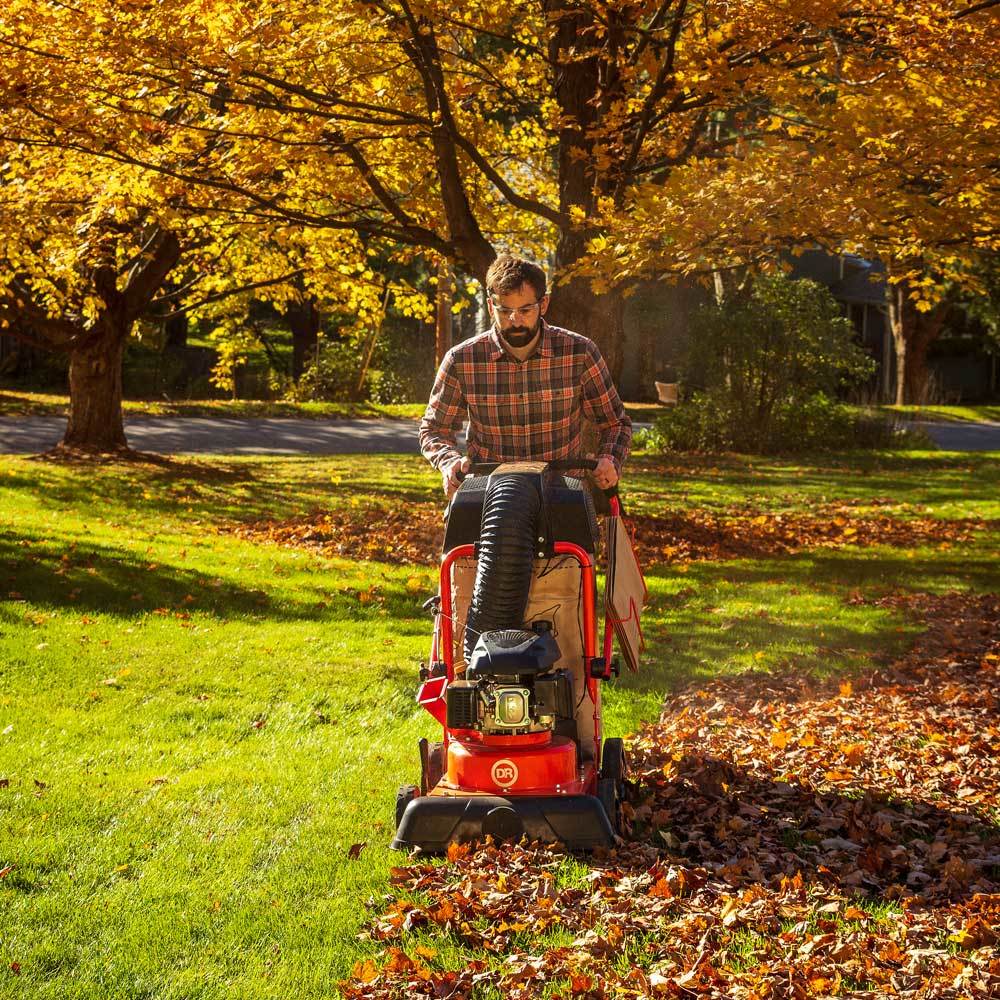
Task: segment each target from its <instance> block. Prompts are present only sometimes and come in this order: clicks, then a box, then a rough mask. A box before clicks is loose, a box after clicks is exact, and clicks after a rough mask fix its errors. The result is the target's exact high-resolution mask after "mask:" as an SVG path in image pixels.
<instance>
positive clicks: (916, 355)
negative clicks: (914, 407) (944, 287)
mask: <svg viewBox="0 0 1000 1000" xmlns="http://www.w3.org/2000/svg"><path fill="white" fill-rule="evenodd" d="M888 297H889V328H890V330H891V331H892V343H893V347H894V348H895V351H896V405H897V406H902V405H903V404H904V403H916V404H922V403H929V402H932V400H930V399H929V398H928V397H929V389H930V385H929V376H928V372H927V354H928V351H929V349H930V346H931V344H933V343H934V341H935V340H937V338H938V337H939V336H940V334H941V331H942V330H943V329H944V326H945V323H946V322H947V321H948V314H949V313H950V311H951V303H950V302H948V301H947V300H945V301H942V302H939V303H938V304H937V305H936V306H935V307H934V308H933V309H931V310H930V311H929V312H920V311H919V310H918V309H917V308H916V306H915V305H914V303H913V302H912V301H911V300H910V298H909V296H908V294H907V289H906V283H905V282H899V283H898V284H896V285H890V286H889V290H888Z"/></svg>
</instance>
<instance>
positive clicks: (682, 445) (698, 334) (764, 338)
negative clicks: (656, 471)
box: [655, 276, 875, 452]
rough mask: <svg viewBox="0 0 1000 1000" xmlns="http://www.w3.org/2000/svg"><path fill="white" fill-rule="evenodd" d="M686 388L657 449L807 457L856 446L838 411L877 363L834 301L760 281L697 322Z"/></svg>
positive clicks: (793, 285)
mask: <svg viewBox="0 0 1000 1000" xmlns="http://www.w3.org/2000/svg"><path fill="white" fill-rule="evenodd" d="M691 345H692V346H691V349H690V352H689V355H688V358H687V361H686V364H685V371H684V382H685V384H686V385H687V386H688V387H694V391H693V393H692V394H691V396H690V398H689V400H688V401H687V402H686V403H682V404H681V405H679V406H677V407H676V408H674V409H672V410H670V411H668V412H667V413H666V414H664V415H663V416H662V417H660V419H659V420H658V421H657V424H656V432H655V440H656V441H657V442H658V444H659V446H660V447H662V448H668V449H678V450H699V451H748V452H775V451H805V450H814V449H816V448H820V447H827V446H829V447H841V446H844V445H845V444H849V443H851V442H852V440H853V438H854V436H855V434H856V430H857V428H856V423H857V418H856V417H855V415H854V414H853V413H852V412H851V411H850V410H849V409H848V408H847V407H846V406H844V405H843V404H841V403H838V402H836V400H835V396H836V394H837V393H838V392H839V391H842V390H843V389H846V388H849V387H850V386H852V385H856V384H858V383H860V382H863V381H864V380H865V379H867V378H869V376H870V375H871V374H872V372H873V371H874V367H875V362H874V360H873V359H872V358H870V357H869V356H868V355H867V354H866V353H865V351H864V350H863V349H862V348H861V347H860V346H859V345H858V344H857V343H856V342H855V339H854V328H853V327H852V325H851V323H850V322H849V321H848V320H847V319H845V318H844V317H843V316H841V315H840V307H839V306H838V305H837V302H836V300H835V299H834V298H833V296H832V295H830V293H829V292H828V291H827V290H826V289H825V288H823V287H822V286H821V285H818V284H816V283H815V282H812V281H791V280H789V279H788V278H785V277H783V276H761V277H758V278H756V279H755V280H754V282H753V284H752V285H751V288H750V292H749V294H747V295H746V296H745V297H743V298H742V299H740V300H737V301H734V302H727V303H726V304H725V305H724V306H721V307H720V306H713V307H710V308H706V309H703V310H701V311H700V312H698V313H697V314H695V317H694V321H693V325H692V336H691Z"/></svg>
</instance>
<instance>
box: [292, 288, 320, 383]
mask: <svg viewBox="0 0 1000 1000" xmlns="http://www.w3.org/2000/svg"><path fill="white" fill-rule="evenodd" d="M285 318H286V319H287V321H288V326H289V329H290V330H291V331H292V378H293V379H294V380H295V381H296V382H298V380H299V379H300V378H301V377H302V373H303V372H304V371H305V370H306V365H307V364H308V363H309V362H310V361H312V360H314V359H315V357H316V347H317V345H318V344H319V327H320V314H319V309H317V308H316V300H315V299H313V298H306V299H303V300H302V301H301V302H289V303H288V308H287V309H286V310H285Z"/></svg>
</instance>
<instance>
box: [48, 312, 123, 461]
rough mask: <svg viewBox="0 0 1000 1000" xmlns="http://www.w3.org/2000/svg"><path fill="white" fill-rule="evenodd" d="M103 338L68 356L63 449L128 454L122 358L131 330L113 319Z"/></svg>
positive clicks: (104, 324)
mask: <svg viewBox="0 0 1000 1000" xmlns="http://www.w3.org/2000/svg"><path fill="white" fill-rule="evenodd" d="M100 325H101V326H102V327H103V329H102V330H101V333H100V335H98V336H94V337H91V338H89V339H88V340H87V341H85V342H84V343H83V345H82V346H80V347H76V348H73V349H71V350H70V355H69V423H68V424H67V426H66V434H65V436H64V437H63V440H62V447H63V448H69V449H72V450H74V451H87V452H95V453H100V452H114V451H126V450H127V449H128V442H127V441H126V439H125V427H124V424H123V421H122V354H123V352H124V349H125V339H126V338H127V337H128V333H129V328H128V326H124V325H123V324H121V323H119V324H114V323H113V322H112V321H111V320H110V319H109V320H106V321H105V322H103V323H101V324H100Z"/></svg>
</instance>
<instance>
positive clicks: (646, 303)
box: [619, 249, 1000, 403]
mask: <svg viewBox="0 0 1000 1000" xmlns="http://www.w3.org/2000/svg"><path fill="white" fill-rule="evenodd" d="M789 263H790V264H791V265H792V271H791V277H793V278H810V279H812V280H813V281H816V282H818V283H819V284H821V285H825V286H826V287H827V288H828V289H829V290H830V292H831V294H832V295H833V297H834V298H835V299H836V300H837V301H838V302H839V303H840V304H841V307H842V308H843V311H844V315H845V316H847V317H848V319H850V320H851V322H852V324H853V325H854V329H855V331H856V333H857V337H858V341H859V342H860V343H861V344H862V345H863V346H864V347H865V349H866V350H867V351H868V352H869V353H870V354H871V356H872V357H873V358H874V359H875V361H876V364H877V369H876V372H875V374H874V375H873V376H872V379H871V381H870V382H869V383H868V384H867V385H866V386H864V387H863V389H862V391H861V393H860V395H861V396H862V399H863V401H865V402H872V403H886V402H888V403H891V402H892V401H893V399H894V398H895V388H896V351H895V348H894V346H893V341H892V332H891V330H890V328H889V319H888V309H887V306H886V301H885V295H886V284H885V268H884V267H883V265H882V264H881V262H879V261H870V260H865V259H864V258H863V257H857V256H855V255H853V254H843V255H840V256H837V255H836V254H830V253H827V252H826V251H825V250H820V249H816V250H807V251H806V252H805V253H803V254H802V255H801V256H799V257H792V258H789ZM712 301H713V297H712V294H711V291H710V289H709V288H708V287H706V286H702V285H700V284H698V283H696V282H693V281H688V282H682V283H678V284H667V283H666V282H645V283H643V284H642V285H640V286H639V287H638V289H637V291H636V292H635V294H634V295H632V296H631V297H630V298H629V299H628V300H627V301H626V307H625V347H626V350H625V365H624V369H623V371H622V376H621V379H620V380H619V388H620V391H621V393H622V395H623V397H624V398H626V399H655V391H654V388H653V383H654V381H659V382H673V381H676V380H677V378H678V377H679V375H680V369H681V366H682V365H683V361H684V357H685V355H686V353H687V346H688V337H689V329H690V317H691V314H692V312H693V311H694V310H695V309H697V308H698V307H700V306H702V305H706V304H709V303H711V302H712ZM998 369H1000V365H998V358H997V351H996V350H992V351H991V350H989V349H988V348H987V347H986V341H985V338H984V336H983V333H982V331H981V330H977V329H975V328H974V325H973V324H971V323H970V322H969V321H968V320H966V319H965V317H964V314H963V313H961V312H960V311H957V310H956V313H955V316H954V317H953V319H952V320H951V321H950V322H949V325H948V326H947V327H946V329H945V331H944V333H943V334H942V335H941V337H940V338H939V339H938V341H937V342H935V344H933V345H932V347H931V351H930V355H929V357H928V370H929V373H930V375H931V377H932V378H931V381H932V385H931V390H930V398H929V399H927V400H926V402H929V403H930V402H947V403H957V402H963V401H968V402H971V401H977V400H984V399H989V398H991V397H995V396H996V394H997V393H998V391H1000V382H998V373H1000V372H998Z"/></svg>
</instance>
